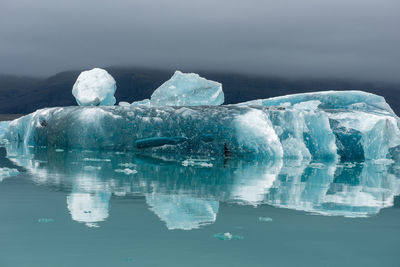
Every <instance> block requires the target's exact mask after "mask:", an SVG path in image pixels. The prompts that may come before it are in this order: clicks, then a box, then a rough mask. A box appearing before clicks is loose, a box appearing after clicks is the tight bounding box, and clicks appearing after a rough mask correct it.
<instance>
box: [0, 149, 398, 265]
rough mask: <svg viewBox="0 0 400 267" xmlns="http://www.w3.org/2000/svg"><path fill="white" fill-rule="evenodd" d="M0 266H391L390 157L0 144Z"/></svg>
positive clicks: (394, 184)
mask: <svg viewBox="0 0 400 267" xmlns="http://www.w3.org/2000/svg"><path fill="white" fill-rule="evenodd" d="M2 167H7V168H11V169H17V170H18V171H19V174H18V175H16V176H12V177H6V178H2V179H0V180H1V182H0V214H1V215H0V266H399V265H400V257H399V256H398V248H399V247H400V239H399V238H400V209H399V206H400V205H399V202H400V198H399V197H398V195H399V194H400V178H399V177H400V175H399V173H400V168H399V165H398V164H396V163H394V162H391V161H377V162H351V163H349V162H347V163H339V162H297V161H279V160H278V161H274V162H260V161H246V160H237V159H230V158H228V159H214V158H203V159H193V158H165V157H163V158H159V157H157V156H156V155H152V156H140V155H134V154H130V153H107V152H104V153H98V152H91V151H64V150H46V149H33V148H21V147H11V146H10V147H7V149H6V148H0V168H2Z"/></svg>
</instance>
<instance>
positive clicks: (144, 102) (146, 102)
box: [131, 99, 150, 107]
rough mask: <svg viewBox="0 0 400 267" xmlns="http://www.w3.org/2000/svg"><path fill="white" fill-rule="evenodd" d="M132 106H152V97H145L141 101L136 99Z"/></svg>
mask: <svg viewBox="0 0 400 267" xmlns="http://www.w3.org/2000/svg"><path fill="white" fill-rule="evenodd" d="M131 106H148V107H149V106H150V99H144V100H141V101H135V102H133V103H132V104H131Z"/></svg>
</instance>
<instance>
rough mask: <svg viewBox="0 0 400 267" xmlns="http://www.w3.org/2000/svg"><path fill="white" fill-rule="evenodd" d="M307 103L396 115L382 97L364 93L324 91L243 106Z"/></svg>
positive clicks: (330, 107) (323, 107)
mask: <svg viewBox="0 0 400 267" xmlns="http://www.w3.org/2000/svg"><path fill="white" fill-rule="evenodd" d="M307 101H320V104H319V105H318V108H320V109H351V110H363V111H382V112H387V113H390V114H393V115H394V112H393V110H392V109H391V108H390V106H389V105H388V104H387V103H386V101H385V99H384V98H383V97H382V96H379V95H375V94H371V93H367V92H363V91H323V92H312V93H302V94H293V95H285V96H278V97H271V98H267V99H258V100H252V101H248V102H244V103H241V105H263V106H284V107H288V106H293V105H295V104H298V103H302V102H307Z"/></svg>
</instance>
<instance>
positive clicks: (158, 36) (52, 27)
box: [0, 0, 400, 82]
mask: <svg viewBox="0 0 400 267" xmlns="http://www.w3.org/2000/svg"><path fill="white" fill-rule="evenodd" d="M110 65H129V66H147V67H156V68H168V69H180V70H182V71H185V70H193V69H202V70H220V71H235V72H241V73H255V74H257V75H259V74H268V75H279V76H284V77H330V78H346V79H347V78H355V79H363V80H383V81H391V82H400V1H399V0H290V1H289V0H242V1H236V0H197V1H190V0H186V1H185V0H182V1H178V0H143V1H137V0H108V1H100V0H62V1H61V0H0V73H11V74H28V75H42V76H43V75H51V74H54V73H56V72H59V71H63V70H68V69H81V68H92V67H95V66H110Z"/></svg>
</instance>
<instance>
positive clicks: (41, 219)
mask: <svg viewBox="0 0 400 267" xmlns="http://www.w3.org/2000/svg"><path fill="white" fill-rule="evenodd" d="M38 222H39V223H53V222H54V219H52V218H40V219H39V220H38Z"/></svg>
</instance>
